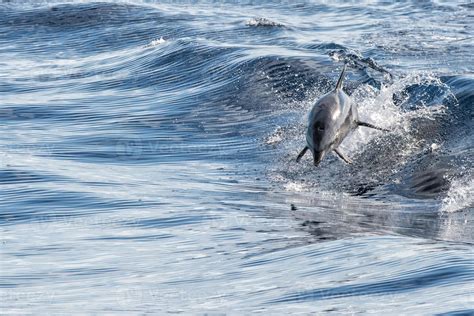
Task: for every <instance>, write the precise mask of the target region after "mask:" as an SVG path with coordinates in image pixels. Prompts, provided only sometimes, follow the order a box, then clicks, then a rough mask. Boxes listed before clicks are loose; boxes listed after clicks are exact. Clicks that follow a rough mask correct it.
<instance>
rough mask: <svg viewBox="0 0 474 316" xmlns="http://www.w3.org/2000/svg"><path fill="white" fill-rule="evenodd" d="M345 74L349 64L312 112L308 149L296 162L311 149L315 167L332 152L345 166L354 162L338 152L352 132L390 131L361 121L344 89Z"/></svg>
mask: <svg viewBox="0 0 474 316" xmlns="http://www.w3.org/2000/svg"><path fill="white" fill-rule="evenodd" d="M345 71H346V65H344V68H343V69H342V72H341V75H340V76H339V80H338V81H337V84H336V88H335V89H334V90H332V91H331V92H329V93H327V94H325V95H324V96H322V97H321V98H320V99H319V100H318V101H317V102H316V104H315V105H314V106H313V109H312V110H311V112H310V113H309V120H308V130H307V131H306V143H307V146H305V147H304V148H303V150H302V151H301V152H300V153H299V155H298V157H297V158H296V162H299V161H300V159H301V158H302V157H303V156H304V154H305V153H306V151H307V150H308V149H310V150H311V153H312V154H313V159H314V160H313V161H314V165H315V166H317V165H319V163H320V162H321V160H322V159H323V158H324V156H325V155H326V154H327V153H328V152H330V151H334V152H335V153H336V154H337V155H338V156H339V157H340V158H341V159H342V160H344V161H345V162H346V163H352V161H351V160H350V159H349V158H348V157H347V156H345V155H344V154H343V153H342V152H341V150H339V149H338V147H339V145H340V144H341V142H342V141H343V140H344V138H346V136H347V135H348V134H349V133H350V132H351V131H353V130H355V129H356V128H357V127H358V126H365V127H370V128H375V129H378V130H381V131H388V130H386V129H383V128H380V127H377V126H375V125H372V124H370V123H365V122H361V121H359V116H358V114H357V107H356V105H355V104H352V102H351V98H350V97H349V96H348V95H347V94H346V93H345V92H344V91H343V90H342V82H343V81H344V73H345Z"/></svg>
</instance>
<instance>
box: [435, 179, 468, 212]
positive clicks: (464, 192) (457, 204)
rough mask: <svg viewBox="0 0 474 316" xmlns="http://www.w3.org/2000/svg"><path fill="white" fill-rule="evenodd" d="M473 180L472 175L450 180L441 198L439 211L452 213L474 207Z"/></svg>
mask: <svg viewBox="0 0 474 316" xmlns="http://www.w3.org/2000/svg"><path fill="white" fill-rule="evenodd" d="M472 192H474V180H473V178H472V177H463V178H460V179H455V180H453V181H452V182H451V188H450V189H449V191H448V194H447V196H446V197H445V198H444V199H443V201H442V205H441V209H440V211H441V212H446V213H454V212H458V211H462V210H464V209H468V208H471V209H472V208H474V198H473V195H472Z"/></svg>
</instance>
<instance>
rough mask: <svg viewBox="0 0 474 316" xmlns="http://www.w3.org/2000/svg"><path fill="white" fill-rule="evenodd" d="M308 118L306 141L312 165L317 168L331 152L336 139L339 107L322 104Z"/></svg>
mask: <svg viewBox="0 0 474 316" xmlns="http://www.w3.org/2000/svg"><path fill="white" fill-rule="evenodd" d="M316 108H317V110H316V111H314V112H312V113H311V114H310V117H309V124H308V131H307V134H306V141H307V143H308V147H309V149H310V150H311V152H312V154H313V162H314V165H315V166H317V165H319V163H320V162H321V160H322V159H323V158H324V156H325V155H326V154H327V153H328V152H330V151H331V150H333V145H334V144H335V143H336V137H337V126H338V124H336V123H337V120H338V118H339V106H338V105H337V104H335V103H324V104H320V105H319V106H318V107H316Z"/></svg>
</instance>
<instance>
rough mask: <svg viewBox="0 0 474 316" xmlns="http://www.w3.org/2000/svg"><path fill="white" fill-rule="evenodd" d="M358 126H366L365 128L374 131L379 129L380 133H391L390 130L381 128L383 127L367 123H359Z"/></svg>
mask: <svg viewBox="0 0 474 316" xmlns="http://www.w3.org/2000/svg"><path fill="white" fill-rule="evenodd" d="M357 126H365V127H369V128H373V129H378V130H379V131H384V132H390V130H388V129H386V128H381V127H378V126H375V125H373V124H370V123H366V122H360V121H357Z"/></svg>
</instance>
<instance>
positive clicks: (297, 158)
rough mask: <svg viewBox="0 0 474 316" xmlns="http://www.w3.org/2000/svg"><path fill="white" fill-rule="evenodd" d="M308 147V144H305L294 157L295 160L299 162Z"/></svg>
mask: <svg viewBox="0 0 474 316" xmlns="http://www.w3.org/2000/svg"><path fill="white" fill-rule="evenodd" d="M308 149H309V148H308V146H305V148H303V150H302V151H301V152H300V153H299V154H298V157H296V162H300V160H301V158H303V156H304V154H306V151H307V150H308Z"/></svg>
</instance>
